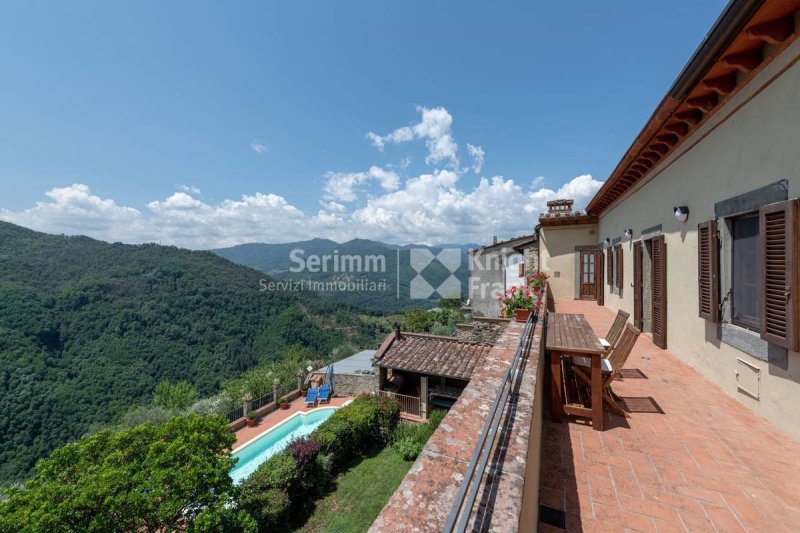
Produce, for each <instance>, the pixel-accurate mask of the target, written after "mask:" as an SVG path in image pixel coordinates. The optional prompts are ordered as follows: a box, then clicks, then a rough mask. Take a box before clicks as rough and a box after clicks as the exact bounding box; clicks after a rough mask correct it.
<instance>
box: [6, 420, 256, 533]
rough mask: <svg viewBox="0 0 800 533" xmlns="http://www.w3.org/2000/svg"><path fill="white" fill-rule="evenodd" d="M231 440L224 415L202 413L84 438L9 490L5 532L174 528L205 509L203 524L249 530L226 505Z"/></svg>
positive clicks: (230, 489)
mask: <svg viewBox="0 0 800 533" xmlns="http://www.w3.org/2000/svg"><path fill="white" fill-rule="evenodd" d="M234 439H235V437H234V435H233V434H232V433H231V432H230V431H229V429H228V425H227V423H226V421H225V420H224V419H222V418H221V417H201V416H199V415H187V416H181V417H176V418H173V419H171V420H169V421H167V422H165V423H163V424H159V425H153V424H142V425H140V426H136V427H133V428H128V429H124V430H122V431H118V432H113V431H111V430H104V431H101V432H99V433H96V434H94V435H91V436H88V437H84V438H82V439H81V440H79V441H77V442H74V443H71V444H67V445H66V446H63V447H61V448H59V449H57V450H55V451H54V452H53V453H52V454H51V455H50V457H48V458H47V459H44V460H42V461H40V462H39V463H38V464H37V466H36V470H37V472H38V473H37V475H36V476H35V477H34V478H33V479H31V480H30V481H29V482H28V483H27V484H26V485H25V486H22V487H11V488H9V489H6V491H5V493H4V494H3V498H2V499H0V531H3V532H6V531H9V532H10V531H21V532H34V531H49V532H61V531H103V532H107V531H109V532H113V531H140V532H144V531H148V532H150V531H152V532H155V531H174V530H176V529H182V528H184V527H188V528H190V529H191V528H193V525H194V522H195V520H196V519H198V518H199V517H200V516H202V519H201V524H198V526H199V527H198V528H197V529H198V530H203V529H204V528H207V527H208V524H214V523H224V524H226V526H225V528H226V530H227V531H246V530H248V527H249V528H250V529H252V527H251V526H252V524H250V525H248V524H247V523H245V519H246V517H245V516H244V514H242V513H232V512H229V511H226V510H225V509H226V508H228V506H227V504H228V502H230V501H232V496H233V493H234V486H233V481H232V480H231V478H230V477H229V475H228V472H229V471H230V469H231V467H232V466H233V464H234V459H232V458H231V456H230V451H231V445H232V444H233V441H234ZM237 517H239V518H237ZM240 519H241V521H242V522H241V523H239V525H238V526H237V525H236V524H237V522H236V521H237V520H240ZM239 526H241V527H239Z"/></svg>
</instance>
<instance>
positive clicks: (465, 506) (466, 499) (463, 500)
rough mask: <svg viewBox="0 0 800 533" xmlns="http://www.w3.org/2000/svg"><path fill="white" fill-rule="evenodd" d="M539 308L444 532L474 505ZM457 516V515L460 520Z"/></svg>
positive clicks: (458, 525) (460, 525)
mask: <svg viewBox="0 0 800 533" xmlns="http://www.w3.org/2000/svg"><path fill="white" fill-rule="evenodd" d="M546 293H547V289H545V290H544V291H543V293H542V295H543V296H545V295H546ZM543 305H547V304H546V302H544V304H543ZM539 308H541V305H540V306H538V307H537V310H536V311H535V312H534V313H531V314H530V316H529V317H528V320H527V321H526V322H525V327H524V328H523V330H522V334H521V335H520V337H519V343H518V344H517V350H516V352H514V357H513V358H512V359H511V365H510V366H509V367H508V370H507V371H506V374H505V377H504V378H503V383H502V385H501V387H500V390H499V391H498V393H497V397H495V399H494V403H493V404H492V408H491V410H490V411H489V414H488V415H487V417H486V422H485V423H484V425H483V429H482V430H481V433H480V435H478V444H477V445H476V446H475V451H474V452H473V454H472V459H470V462H469V466H468V467H467V472H466V474H465V475H464V480H463V481H462V482H461V486H460V487H459V488H458V493H457V494H456V499H455V501H454V502H453V506H452V507H451V508H450V514H449V515H448V517H447V522H446V523H445V525H444V531H445V532H447V533H452V532H453V531H458V532H459V533H463V532H464V531H466V529H467V525H468V523H469V518H470V515H471V514H472V508H473V507H474V505H475V498H476V497H477V495H478V489H479V488H480V480H481V478H482V477H483V474H484V473H485V472H486V465H487V464H488V462H489V455H490V454H491V451H492V448H493V447H494V442H495V437H496V436H497V432H498V430H499V429H500V422H501V421H502V418H503V417H502V414H503V411H505V406H506V403H507V402H508V397H509V396H510V394H511V388H512V383H513V377H514V375H515V374H516V373H517V370H518V369H519V365H520V362H521V361H522V359H523V353H524V351H525V349H524V348H525V344H526V341H527V340H528V337H529V335H530V333H531V331H532V330H533V328H534V327H535V324H536V322H537V321H538V319H539ZM476 474H477V476H476ZM462 511H466V512H462ZM459 516H460V517H461V518H460V519H459Z"/></svg>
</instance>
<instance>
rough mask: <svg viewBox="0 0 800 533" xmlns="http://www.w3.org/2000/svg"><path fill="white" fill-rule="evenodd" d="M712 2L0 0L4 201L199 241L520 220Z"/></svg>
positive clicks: (646, 108)
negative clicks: (7, 0)
mask: <svg viewBox="0 0 800 533" xmlns="http://www.w3.org/2000/svg"><path fill="white" fill-rule="evenodd" d="M724 4H725V2H723V1H718V0H714V1H712V0H706V1H703V2H697V1H696V0H693V1H688V0H686V1H675V2H669V3H666V2H641V1H616V2H592V1H585V2H541V1H537V2H515V3H506V2H464V1H461V2H431V1H427V2H414V1H404V2H392V3H389V2H374V1H373V2H346V1H337V2H281V3H276V2H243V1H242V2H224V3H223V2H216V3H209V2H158V3H157V2H127V3H121V2H114V3H111V2H96V3H95V2H69V3H63V2H62V3H55V2H53V3H40V2H17V3H16V4H15V5H10V4H6V5H4V7H3V8H2V17H0V69H2V70H1V71H2V73H3V82H2V83H0V117H2V122H3V127H2V128H0V183H1V184H2V185H3V189H2V190H3V195H2V196H0V218H3V219H6V220H10V221H13V222H17V223H20V224H23V225H26V226H30V227H34V228H35V229H40V230H43V231H50V232H57V233H60V232H64V233H85V234H89V235H92V236H95V237H98V238H102V239H106V240H122V241H126V242H140V241H149V240H157V241H162V242H165V243H171V244H178V245H183V246H189V247H195V248H205V247H213V246H223V245H230V244H235V243H238V242H250V241H270V242H278V241H289V240H294V239H299V238H304V237H310V236H325V237H332V238H336V239H346V238H351V237H355V236H359V237H368V238H381V239H385V240H390V241H395V242H409V241H417V242H423V241H427V242H441V241H448V242H455V241H463V242H468V241H478V242H481V241H486V240H488V239H489V238H491V235H492V234H498V235H501V236H510V235H513V234H517V233H524V232H526V231H529V230H530V229H531V228H532V226H533V224H534V223H535V218H536V215H537V214H538V212H539V210H541V209H542V208H543V204H544V202H545V201H546V200H547V199H550V198H552V197H554V195H557V194H558V193H564V194H568V193H569V194H573V195H574V196H576V198H577V199H578V201H582V202H585V201H586V200H587V199H588V198H589V197H590V196H591V194H592V193H593V192H594V191H595V190H596V189H597V187H599V184H600V182H602V180H604V179H605V178H606V176H607V175H608V174H609V173H610V172H611V170H613V168H614V166H615V164H616V163H617V161H618V160H619V158H620V157H621V156H622V154H623V153H624V151H625V149H626V148H627V147H628V146H629V144H630V143H631V142H632V140H633V138H634V137H635V135H636V134H637V133H638V131H639V130H640V128H641V127H642V126H643V125H644V123H645V121H646V120H647V118H648V117H649V115H650V113H651V112H652V111H653V109H654V108H655V106H656V104H657V103H658V102H659V101H660V99H661V98H662V97H663V95H664V94H665V92H666V90H667V89H668V87H669V85H670V84H671V83H672V81H673V80H674V78H675V77H676V75H677V74H678V72H679V71H680V69H681V68H682V66H683V65H684V64H685V63H686V61H687V60H688V58H689V57H690V55H691V53H692V52H693V51H694V49H695V48H696V47H697V45H698V44H699V43H700V41H701V40H702V38H703V36H704V35H705V34H706V32H707V31H708V29H709V28H710V27H711V25H712V23H713V22H714V20H715V19H716V17H717V16H718V15H719V13H720V12H721V11H722V9H723V7H724ZM402 128H408V129H402ZM370 132H372V133H374V135H372V136H369V134H370ZM393 132H395V133H394V135H393ZM468 145H471V146H472V148H470V147H469V146H468ZM480 151H482V152H483V154H484V155H483V163H482V164H480V165H479V164H478V161H477V160H476V159H475V157H473V156H474V154H477V153H479V152H480ZM471 154H472V155H471ZM589 176H591V177H589ZM578 177H582V178H581V179H578V181H575V179H576V178H578ZM482 179H483V180H484V181H483V184H482V182H481V180H482Z"/></svg>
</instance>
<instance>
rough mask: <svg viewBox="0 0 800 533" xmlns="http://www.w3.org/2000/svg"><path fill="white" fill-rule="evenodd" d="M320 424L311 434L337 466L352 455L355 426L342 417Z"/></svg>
mask: <svg viewBox="0 0 800 533" xmlns="http://www.w3.org/2000/svg"><path fill="white" fill-rule="evenodd" d="M335 416H336V413H334V414H333V415H332V416H331V417H330V418H329V419H328V420H326V421H325V422H323V423H322V424H320V426H319V427H318V428H317V429H316V430H314V432H313V433H312V434H311V439H312V440H314V441H316V442H318V443H319V445H320V451H321V452H322V453H324V454H327V455H329V456H330V457H331V459H332V461H333V464H334V465H335V466H338V465H340V464H341V463H343V462H344V460H345V459H346V458H347V457H348V456H351V455H352V453H353V450H354V448H355V439H354V431H353V427H352V426H351V425H350V424H349V423H348V422H347V421H345V420H344V419H342V418H334V417H335Z"/></svg>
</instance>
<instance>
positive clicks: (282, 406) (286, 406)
mask: <svg viewBox="0 0 800 533" xmlns="http://www.w3.org/2000/svg"><path fill="white" fill-rule="evenodd" d="M278 405H279V406H280V408H281V409H283V410H286V409H288V408H289V404H288V403H286V402H283V403H280V404H278Z"/></svg>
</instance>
